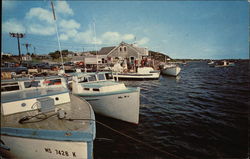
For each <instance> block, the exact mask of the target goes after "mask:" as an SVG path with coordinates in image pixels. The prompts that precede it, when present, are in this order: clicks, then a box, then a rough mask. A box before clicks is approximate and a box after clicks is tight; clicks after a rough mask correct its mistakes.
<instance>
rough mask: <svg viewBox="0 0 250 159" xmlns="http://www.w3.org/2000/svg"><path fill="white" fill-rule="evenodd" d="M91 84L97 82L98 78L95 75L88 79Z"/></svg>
mask: <svg viewBox="0 0 250 159" xmlns="http://www.w3.org/2000/svg"><path fill="white" fill-rule="evenodd" d="M88 80H89V82H91V81H96V76H95V75H90V77H88Z"/></svg>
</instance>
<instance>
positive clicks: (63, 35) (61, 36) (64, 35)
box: [59, 34, 69, 41]
mask: <svg viewBox="0 0 250 159" xmlns="http://www.w3.org/2000/svg"><path fill="white" fill-rule="evenodd" d="M59 38H60V40H63V41H66V40H68V39H69V37H68V35H67V34H61V35H60V36H59Z"/></svg>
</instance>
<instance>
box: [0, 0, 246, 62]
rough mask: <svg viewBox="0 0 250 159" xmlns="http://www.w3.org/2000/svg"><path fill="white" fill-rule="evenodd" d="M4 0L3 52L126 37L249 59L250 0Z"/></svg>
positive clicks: (206, 55) (194, 55)
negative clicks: (19, 37)
mask: <svg viewBox="0 0 250 159" xmlns="http://www.w3.org/2000/svg"><path fill="white" fill-rule="evenodd" d="M54 6H55V14H56V21H54V19H53V14H52V9H51V5H50V1H48V0H43V1H42V0H41V1H13V0H11V1H9V0H3V1H2V50H1V51H2V52H4V53H13V54H14V55H17V54H18V47H17V39H16V38H13V37H10V36H9V32H14V33H25V37H24V38H21V39H20V43H21V52H22V53H24V54H25V53H27V51H26V48H25V46H24V45H23V44H25V43H28V44H31V47H29V52H30V53H34V52H35V53H36V54H48V53H49V52H54V51H55V50H58V49H59V45H58V42H57V34H56V25H57V27H58V34H59V39H60V40H59V41H60V44H61V48H62V50H64V49H67V50H70V51H75V52H81V51H91V50H96V49H97V50H99V49H101V48H102V47H108V46H117V45H118V44H119V43H121V42H122V41H124V42H126V43H129V44H132V43H135V44H136V45H138V46H139V47H145V48H148V49H149V50H152V51H158V52H161V53H164V54H166V55H168V56H170V57H171V58H178V59H185V58H189V59H246V58H249V11H248V9H249V3H248V2H247V1H246V0H242V1H198V0H197V1H167V0H166V1H54Z"/></svg>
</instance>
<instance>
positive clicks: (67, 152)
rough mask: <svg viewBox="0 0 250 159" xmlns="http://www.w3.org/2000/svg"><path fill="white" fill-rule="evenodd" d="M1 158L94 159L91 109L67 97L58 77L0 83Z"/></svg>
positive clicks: (76, 98) (82, 102)
mask: <svg viewBox="0 0 250 159" xmlns="http://www.w3.org/2000/svg"><path fill="white" fill-rule="evenodd" d="M1 99H2V102H1V109H2V113H1V132H0V133H1V145H0V154H1V156H2V157H4V158H23V159H27V158H89V159H90V158H93V140H94V139H95V135H96V130H95V116H94V112H93V110H92V108H91V105H90V104H89V103H88V102H86V101H85V100H83V99H80V98H78V97H76V96H74V95H72V94H70V93H69V91H68V89H67V88H66V82H65V79H64V78H61V77H46V78H32V79H28V78H26V79H15V80H5V81H3V80H2V81H1Z"/></svg>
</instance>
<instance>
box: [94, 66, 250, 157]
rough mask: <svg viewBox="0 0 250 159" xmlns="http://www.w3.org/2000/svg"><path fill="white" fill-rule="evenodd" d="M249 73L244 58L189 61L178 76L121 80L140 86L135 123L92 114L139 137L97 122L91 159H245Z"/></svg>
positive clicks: (99, 119)
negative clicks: (218, 63) (222, 62)
mask: <svg viewBox="0 0 250 159" xmlns="http://www.w3.org/2000/svg"><path fill="white" fill-rule="evenodd" d="M249 74H250V72H249V63H248V62H243V61H241V62H237V63H236V65H235V66H234V67H221V68H215V67H209V66H208V65H207V63H206V62H189V63H187V65H185V66H182V70H181V73H180V75H179V77H177V78H175V77H168V76H161V78H160V79H159V80H153V81H123V82H125V84H126V85H127V86H133V87H140V88H141V105H140V122H139V124H138V125H133V124H129V123H126V122H122V121H119V120H115V119H111V118H107V117H103V116H100V115H96V118H97V120H98V121H101V122H102V123H104V124H106V125H108V126H110V127H112V128H113V129H115V130H117V131H119V132H122V133H124V134H126V135H128V136H130V137H132V138H135V139H137V141H135V140H132V139H131V138H128V137H125V136H123V135H120V134H118V133H117V132H114V131H113V130H110V129H107V128H106V127H104V126H102V125H100V124H97V139H96V140H95V143H94V157H95V159H116V158H117V159H119V158H121V159H125V158H128V159H131V158H132V159H134V158H138V159H161V158H163V159H165V158H185V159H210V158H211V159H215V158H234V159H238V158H239V159H240V158H247V156H248V148H249V144H248V141H249V138H248V127H249V123H248V116H249V106H250V105H249V101H250V77H249ZM149 145H150V146H151V147H150V146H149ZM152 147H154V149H153V148H152ZM163 151H164V152H163ZM167 153H169V154H172V155H168V154H167Z"/></svg>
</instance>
